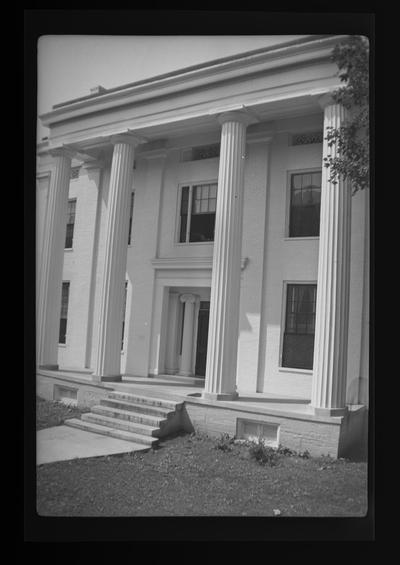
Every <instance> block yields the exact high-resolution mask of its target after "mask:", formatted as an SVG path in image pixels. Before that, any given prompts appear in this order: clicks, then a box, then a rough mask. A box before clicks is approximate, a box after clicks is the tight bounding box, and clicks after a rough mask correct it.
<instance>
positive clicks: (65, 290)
mask: <svg viewBox="0 0 400 565" xmlns="http://www.w3.org/2000/svg"><path fill="white" fill-rule="evenodd" d="M68 300H69V282H63V283H62V291H61V314H60V332H59V337H58V343H65V342H66V337H67V316H68Z"/></svg>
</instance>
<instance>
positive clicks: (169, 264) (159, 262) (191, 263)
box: [151, 257, 249, 270]
mask: <svg viewBox="0 0 400 565" xmlns="http://www.w3.org/2000/svg"><path fill="white" fill-rule="evenodd" d="M212 262H213V260H212V257H165V258H158V257H155V258H154V259H152V260H151V264H152V265H153V268H154V269H156V270H162V269H164V270H165V269H188V270H194V269H210V270H211V269H212ZM248 262H249V258H248V257H244V258H243V259H241V261H240V265H241V268H242V270H243V269H245V267H246V266H247V264H248Z"/></svg>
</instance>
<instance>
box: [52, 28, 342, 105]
mask: <svg viewBox="0 0 400 565" xmlns="http://www.w3.org/2000/svg"><path fill="white" fill-rule="evenodd" d="M328 37H331V36H330V35H326V34H325V35H307V36H305V37H302V38H300V39H292V40H291V41H286V42H284V43H277V44H274V45H269V46H268V47H259V48H258V49H253V50H250V51H245V52H242V53H237V54H234V55H228V56H226V57H220V58H218V59H212V60H210V61H206V62H203V63H197V64H196V65H191V66H189V67H182V68H180V69H177V70H174V71H170V72H168V73H163V74H160V75H154V76H151V77H148V78H145V79H141V80H138V81H135V82H130V83H127V84H123V85H120V86H115V87H113V88H107V89H105V90H104V91H103V92H101V93H95V94H88V95H86V96H80V97H79V98H73V99H72V100H68V101H66V102H59V103H58V104H54V105H53V106H52V108H53V109H57V108H62V107H64V106H68V105H71V104H75V102H81V101H83V100H90V99H92V98H100V97H101V96H105V95H106V94H110V93H112V92H118V91H120V90H124V89H126V88H133V87H135V86H141V85H144V84H148V83H151V82H154V81H157V80H162V79H165V78H171V77H174V76H179V75H182V74H185V73H189V72H191V71H196V70H200V69H203V68H207V67H212V66H215V65H220V64H222V63H228V62H229V61H234V60H237V61H239V60H240V59H244V58H246V57H249V56H252V55H258V54H261V53H268V52H269V51H276V50H277V49H282V48H285V47H289V46H291V45H297V44H298V45H301V44H302V43H307V42H310V40H311V41H318V40H320V39H325V38H328Z"/></svg>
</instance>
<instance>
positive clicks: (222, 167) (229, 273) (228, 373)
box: [203, 112, 250, 400]
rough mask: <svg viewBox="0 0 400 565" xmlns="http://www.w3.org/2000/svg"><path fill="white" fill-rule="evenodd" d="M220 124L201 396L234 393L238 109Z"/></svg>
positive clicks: (241, 121)
mask: <svg viewBox="0 0 400 565" xmlns="http://www.w3.org/2000/svg"><path fill="white" fill-rule="evenodd" d="M219 121H220V123H221V124H222V132H221V149H220V161H219V174H218V196H217V210H216V217H215V236H214V254H213V268H212V282H211V302H210V322H209V324H210V325H209V334H208V345H207V366H206V378H205V389H204V392H203V397H204V398H208V399H213V400H232V399H234V398H236V397H237V392H236V365H237V345H238V329H239V302H240V271H241V269H240V262H241V248H242V216H243V213H242V212H243V184H244V163H245V150H246V127H247V125H248V123H249V122H250V119H249V117H248V116H247V115H246V114H245V113H243V112H227V113H226V114H223V115H221V116H220V118H219Z"/></svg>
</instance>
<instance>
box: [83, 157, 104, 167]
mask: <svg viewBox="0 0 400 565" xmlns="http://www.w3.org/2000/svg"><path fill="white" fill-rule="evenodd" d="M103 167H104V161H102V160H101V159H93V160H90V161H84V162H83V163H82V168H83V169H85V170H90V169H102V168H103Z"/></svg>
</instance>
